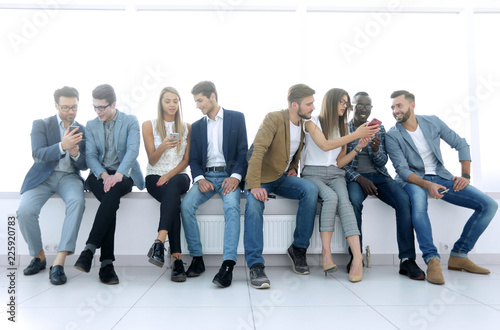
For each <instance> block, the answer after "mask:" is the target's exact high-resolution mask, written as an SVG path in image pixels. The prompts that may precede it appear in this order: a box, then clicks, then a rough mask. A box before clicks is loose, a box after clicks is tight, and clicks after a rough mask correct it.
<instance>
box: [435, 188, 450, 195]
mask: <svg viewBox="0 0 500 330" xmlns="http://www.w3.org/2000/svg"><path fill="white" fill-rule="evenodd" d="M449 190H450V189H446V190H443V189H438V193H440V194H441V195H442V194H444V193H447V192H448V191H449Z"/></svg>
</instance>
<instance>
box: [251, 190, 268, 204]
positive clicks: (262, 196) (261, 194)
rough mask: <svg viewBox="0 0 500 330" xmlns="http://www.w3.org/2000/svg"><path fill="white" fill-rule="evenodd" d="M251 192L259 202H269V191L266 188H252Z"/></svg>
mask: <svg viewBox="0 0 500 330" xmlns="http://www.w3.org/2000/svg"><path fill="white" fill-rule="evenodd" d="M250 192H251V193H252V195H253V197H255V199H256V200H258V201H261V202H267V201H268V200H269V198H267V190H266V189H264V188H252V189H251V190H250Z"/></svg>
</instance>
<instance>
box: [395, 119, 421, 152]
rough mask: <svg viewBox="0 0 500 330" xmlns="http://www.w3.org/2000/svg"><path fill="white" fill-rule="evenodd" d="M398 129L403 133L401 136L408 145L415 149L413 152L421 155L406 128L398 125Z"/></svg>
mask: <svg viewBox="0 0 500 330" xmlns="http://www.w3.org/2000/svg"><path fill="white" fill-rule="evenodd" d="M396 127H397V128H398V130H399V132H400V133H401V136H402V137H403V139H404V140H405V141H406V143H408V144H409V145H410V147H411V148H412V149H413V151H415V152H416V153H417V154H419V152H418V149H417V146H416V145H415V143H413V139H412V138H411V136H410V134H409V133H408V131H407V130H406V128H404V127H403V125H401V124H400V123H397V124H396Z"/></svg>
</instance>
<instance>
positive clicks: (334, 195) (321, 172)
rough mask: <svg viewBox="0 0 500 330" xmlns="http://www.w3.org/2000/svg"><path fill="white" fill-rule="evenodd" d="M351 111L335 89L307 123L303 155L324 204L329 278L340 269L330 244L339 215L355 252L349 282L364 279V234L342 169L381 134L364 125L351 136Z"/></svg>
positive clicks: (322, 221)
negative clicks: (349, 148)
mask: <svg viewBox="0 0 500 330" xmlns="http://www.w3.org/2000/svg"><path fill="white" fill-rule="evenodd" d="M348 110H350V98H349V94H347V92H346V91H344V90H343V89H339V88H333V89H331V90H329V91H328V92H327V93H326V94H325V97H324V99H323V105H322V107H321V113H320V115H319V116H318V117H312V118H311V120H310V121H307V122H306V123H305V131H306V142H305V147H304V150H303V151H302V156H301V162H302V163H303V165H304V168H303V170H302V174H301V176H302V177H303V178H305V179H308V180H310V181H312V182H314V183H315V184H316V185H317V186H318V189H319V197H320V200H321V202H322V207H321V213H320V236H321V244H322V264H323V270H324V272H325V275H326V274H327V273H330V272H334V271H336V270H337V266H336V265H335V263H334V262H333V259H332V253H331V248H330V244H331V240H332V234H333V227H334V223H335V217H336V216H337V215H338V216H339V217H340V221H341V223H342V228H343V230H344V234H345V236H346V238H347V242H348V243H349V246H350V247H351V250H352V253H353V262H352V266H351V268H350V271H349V281H351V282H359V281H361V279H362V277H363V256H362V254H361V249H360V244H359V234H360V232H359V230H358V225H357V223H356V217H355V215H354V211H353V208H352V205H351V202H350V200H349V195H348V192H347V187H346V181H345V171H344V170H342V169H341V168H342V167H344V166H345V165H347V164H348V163H349V162H350V161H351V160H352V159H353V158H354V156H355V155H356V152H359V151H360V150H361V149H362V148H363V147H364V146H366V145H367V143H368V141H370V137H371V136H373V135H375V134H376V133H377V131H378V127H367V126H366V125H367V124H364V125H362V126H360V127H359V128H358V129H357V130H356V131H355V132H353V133H352V134H349V126H348V121H347V117H348V116H347V115H348ZM356 139H360V141H359V143H358V145H357V146H356V148H355V150H353V151H352V152H350V153H349V154H347V155H346V144H347V143H348V142H351V141H353V140H356Z"/></svg>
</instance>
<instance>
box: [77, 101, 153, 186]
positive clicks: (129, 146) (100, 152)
mask: <svg viewBox="0 0 500 330" xmlns="http://www.w3.org/2000/svg"><path fill="white" fill-rule="evenodd" d="M85 133H86V135H87V137H86V149H87V153H86V161H87V165H88V167H89V168H90V173H91V174H94V175H95V176H96V177H97V178H99V176H100V175H101V174H102V173H104V172H106V169H105V168H104V167H103V166H102V162H103V160H104V151H105V147H106V144H105V141H104V127H103V122H102V121H100V120H99V118H98V117H96V118H95V119H93V120H89V121H88V122H87V127H86V130H85ZM114 142H115V149H116V153H117V155H118V159H119V160H120V166H119V167H118V169H117V172H120V173H122V174H123V175H125V176H126V177H130V178H132V180H134V184H135V185H136V186H137V188H139V189H140V190H142V189H144V177H143V175H142V172H141V167H140V166H139V162H137V156H138V155H139V147H140V145H141V140H140V129H139V121H138V120H137V118H136V117H135V116H132V115H127V114H124V113H123V112H120V111H118V110H116V123H115V128H114Z"/></svg>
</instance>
